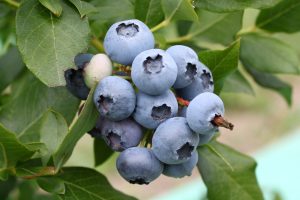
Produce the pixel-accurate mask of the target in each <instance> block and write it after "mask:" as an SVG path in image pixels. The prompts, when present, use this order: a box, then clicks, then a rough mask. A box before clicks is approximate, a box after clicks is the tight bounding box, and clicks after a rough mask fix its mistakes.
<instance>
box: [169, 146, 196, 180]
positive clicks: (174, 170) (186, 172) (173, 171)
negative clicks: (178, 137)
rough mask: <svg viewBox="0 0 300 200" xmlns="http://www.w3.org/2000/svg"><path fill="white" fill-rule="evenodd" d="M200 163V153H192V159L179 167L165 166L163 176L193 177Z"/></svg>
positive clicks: (178, 165)
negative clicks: (194, 170) (193, 172)
mask: <svg viewBox="0 0 300 200" xmlns="http://www.w3.org/2000/svg"><path fill="white" fill-rule="evenodd" d="M197 162H198V153H197V151H194V152H193V153H192V157H191V159H189V160H188V161H186V162H184V163H181V164H177V165H167V164H165V166H164V171H163V174H164V175H166V176H170V177H174V178H182V177H184V176H190V175H192V171H193V169H194V167H195V166H196V164H197Z"/></svg>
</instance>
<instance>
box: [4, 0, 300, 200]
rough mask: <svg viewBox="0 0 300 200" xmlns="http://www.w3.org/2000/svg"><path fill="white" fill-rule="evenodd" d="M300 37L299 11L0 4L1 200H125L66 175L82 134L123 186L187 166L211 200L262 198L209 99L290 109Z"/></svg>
mask: <svg viewBox="0 0 300 200" xmlns="http://www.w3.org/2000/svg"><path fill="white" fill-rule="evenodd" d="M248 8H250V9H248ZM245 9H247V10H245ZM249 10H250V11H254V12H255V17H256V18H255V20H254V21H253V22H251V23H247V21H246V20H245V19H246V18H247V15H248V14H247V13H248V11H249ZM299 31H300V3H299V1H298V0H264V1H261V0H245V1H240V0H193V1H192V0H87V1H82V0H22V1H18V0H2V1H0V180H1V181H0V199H9V200H11V199H27V200H28V199H94V200H95V199H101V200H103V199H111V200H114V199H115V200H119V199H136V198H135V197H133V196H130V195H127V194H124V193H122V192H119V191H118V188H113V187H112V186H111V185H110V183H109V182H108V181H107V179H106V177H105V174H101V173H99V172H98V171H97V170H95V169H91V168H86V167H65V166H64V165H65V163H66V162H67V161H68V159H69V158H70V156H71V154H72V151H73V150H74V148H75V146H76V144H77V142H78V141H79V139H80V138H81V137H82V136H83V135H84V134H87V133H88V134H90V135H91V137H93V138H94V158H95V167H96V166H99V165H101V164H103V163H104V162H105V161H106V160H107V159H108V158H109V157H110V156H111V155H112V154H113V152H114V151H117V152H120V153H118V154H119V157H118V158H117V161H116V168H117V169H118V171H119V173H120V175H121V176H122V177H123V178H124V179H126V180H127V181H128V182H130V183H132V184H149V183H150V182H151V183H150V184H160V183H159V182H158V181H154V180H155V179H156V178H157V177H159V176H160V175H161V174H163V175H166V176H171V177H175V178H180V177H183V176H187V175H190V174H191V170H192V169H193V168H194V167H196V168H198V170H199V172H200V174H201V176H202V179H203V181H204V183H205V185H206V186H207V191H208V192H207V198H208V199H222V200H226V199H243V200H260V199H263V195H262V192H261V190H260V188H259V185H258V183H257V180H256V177H255V168H256V162H255V160H254V159H252V158H251V157H249V156H247V155H244V154H242V153H240V152H238V151H236V150H234V149H232V148H231V147H229V146H227V145H224V144H222V143H220V142H218V141H217V137H218V135H219V131H220V132H222V129H221V128H220V129H219V127H225V128H229V129H233V124H232V123H230V122H227V121H226V120H224V118H223V117H224V116H223V115H224V105H223V102H222V100H221V99H220V98H219V97H218V96H217V95H219V94H220V93H221V92H232V93H247V94H250V95H251V94H253V93H254V91H253V89H252V87H253V84H255V83H256V84H257V85H259V86H261V87H264V88H267V89H271V90H274V91H275V92H277V93H278V94H279V95H281V96H282V97H283V98H284V100H285V101H286V102H287V104H289V105H290V104H291V95H292V88H291V86H290V85H289V83H287V82H285V81H283V80H281V79H280V77H278V74H298V73H299V47H297V44H295V42H294V41H293V40H291V39H287V38H290V37H294V35H295V34H294V33H297V32H299ZM249 77H251V78H252V79H253V80H254V81H253V83H251V84H250V83H249V81H248V80H249ZM98 82H99V83H98ZM212 92H214V93H212ZM234 131H235V132H239V130H238V127H235V129H234ZM112 150H113V151H112ZM152 181H153V182H152ZM41 189H42V190H43V191H44V192H40V191H41Z"/></svg>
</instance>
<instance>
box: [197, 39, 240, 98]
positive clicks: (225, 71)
mask: <svg viewBox="0 0 300 200" xmlns="http://www.w3.org/2000/svg"><path fill="white" fill-rule="evenodd" d="M239 49H240V41H237V42H235V43H233V44H232V45H231V46H230V47H228V48H226V49H224V50H215V51H203V52H200V53H199V54H198V56H199V59H200V61H201V62H202V63H203V64H205V65H206V66H207V67H208V68H209V69H210V70H211V72H212V74H213V79H214V83H215V91H216V93H219V92H220V90H221V89H222V85H223V81H224V79H225V78H226V77H227V76H228V75H230V74H231V73H233V72H234V71H235V70H236V69H237V67H238V60H239Z"/></svg>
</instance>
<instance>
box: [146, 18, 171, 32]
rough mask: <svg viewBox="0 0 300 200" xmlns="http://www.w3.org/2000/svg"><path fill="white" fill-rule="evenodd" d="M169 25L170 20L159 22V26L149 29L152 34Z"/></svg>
mask: <svg viewBox="0 0 300 200" xmlns="http://www.w3.org/2000/svg"><path fill="white" fill-rule="evenodd" d="M169 24H170V20H169V19H165V20H164V21H162V22H160V23H159V24H157V25H156V26H154V27H153V28H151V31H152V32H155V31H158V30H159V29H161V28H164V27H166V26H168V25H169Z"/></svg>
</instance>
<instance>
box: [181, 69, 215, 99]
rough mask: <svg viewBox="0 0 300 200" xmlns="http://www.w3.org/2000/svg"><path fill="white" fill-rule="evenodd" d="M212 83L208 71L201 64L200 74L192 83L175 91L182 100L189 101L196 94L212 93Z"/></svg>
mask: <svg viewBox="0 0 300 200" xmlns="http://www.w3.org/2000/svg"><path fill="white" fill-rule="evenodd" d="M213 91H214V82H213V77H212V74H211V72H210V70H209V69H208V68H207V67H206V66H204V65H203V64H201V68H200V72H199V73H198V75H197V77H196V78H195V79H194V80H193V82H192V83H191V84H190V85H188V86H186V87H184V88H181V89H177V90H176V93H177V94H178V95H179V96H180V97H182V98H183V99H186V100H189V101H191V100H192V99H193V98H195V97H196V96H197V95H198V94H201V93H203V92H213Z"/></svg>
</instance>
